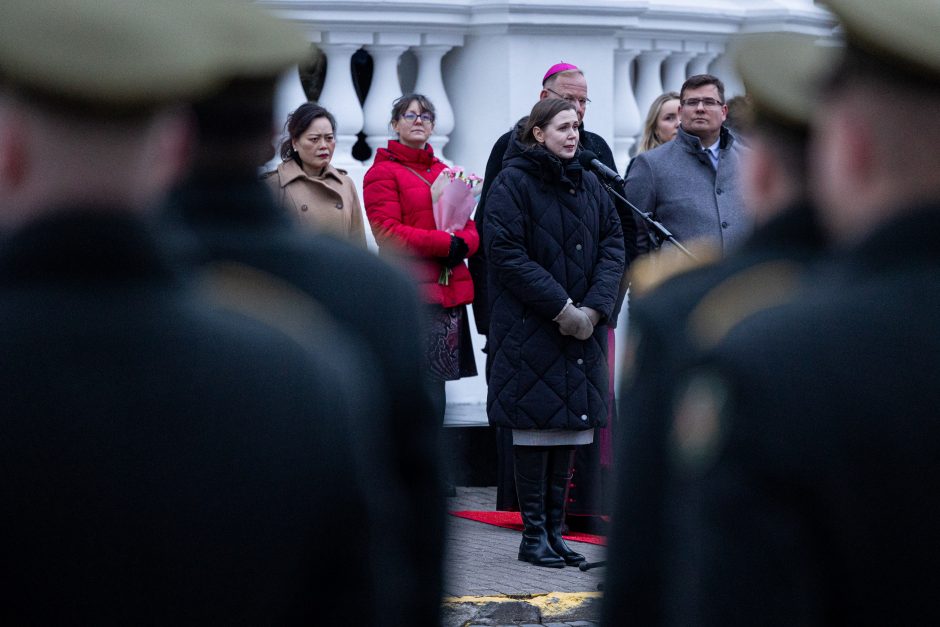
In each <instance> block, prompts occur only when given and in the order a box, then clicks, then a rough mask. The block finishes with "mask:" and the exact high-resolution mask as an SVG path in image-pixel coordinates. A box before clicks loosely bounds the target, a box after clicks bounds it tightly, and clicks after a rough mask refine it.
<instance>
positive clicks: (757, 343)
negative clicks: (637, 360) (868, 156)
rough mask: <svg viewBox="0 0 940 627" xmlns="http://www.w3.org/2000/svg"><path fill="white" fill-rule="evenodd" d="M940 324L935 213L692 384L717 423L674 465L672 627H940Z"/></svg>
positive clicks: (907, 225)
mask: <svg viewBox="0 0 940 627" xmlns="http://www.w3.org/2000/svg"><path fill="white" fill-rule="evenodd" d="M938 319H940V208H938V207H937V206H932V207H926V208H920V209H914V210H912V211H910V212H908V213H906V214H904V215H902V216H900V217H896V218H894V219H892V220H891V221H889V222H887V223H885V224H884V225H882V226H881V227H880V228H878V229H877V230H876V231H875V232H874V233H872V234H871V235H870V236H869V237H868V238H867V239H866V240H865V241H863V242H862V243H860V244H858V245H857V246H855V247H854V248H852V249H851V250H849V251H847V252H845V253H843V254H842V255H840V256H839V257H837V258H835V259H833V260H832V262H831V263H830V264H828V265H827V266H825V267H821V268H820V269H819V271H817V272H814V273H813V275H812V282H811V284H810V286H809V287H808V288H807V289H806V290H805V291H803V292H798V293H797V294H795V295H794V298H793V299H792V302H791V303H790V304H786V305H782V306H779V307H777V308H772V309H770V310H768V311H766V312H762V313H761V314H758V315H755V316H753V317H751V318H749V319H747V320H745V321H744V322H743V323H741V324H740V325H739V326H737V327H736V328H734V329H733V330H732V331H731V332H730V333H729V335H728V336H727V338H726V339H725V340H724V341H723V342H721V343H720V344H719V345H718V347H717V348H716V349H715V350H714V351H713V352H712V353H711V354H710V355H709V356H708V359H707V360H706V362H705V363H704V364H703V366H702V368H701V369H700V370H698V371H697V374H696V376H695V378H693V379H692V381H691V383H690V389H691V387H696V388H697V389H698V392H697V393H698V394H699V400H700V401H701V402H702V403H703V405H699V406H700V407H703V406H705V407H708V406H710V407H713V408H714V410H713V411H709V412H705V414H710V415H701V416H700V418H706V419H707V420H706V421H707V422H710V423H711V424H714V425H715V428H714V429H706V430H704V431H700V433H708V434H711V437H707V438H701V437H700V438H698V439H699V442H698V443H697V444H695V445H693V446H689V444H691V443H690V442H688V441H686V440H683V439H682V438H680V439H678V440H677V442H676V444H677V446H676V449H675V450H676V455H675V456H674V460H675V463H674V465H673V468H674V472H675V475H676V483H677V485H676V491H675V494H674V496H675V499H674V500H673V501H672V503H673V504H675V505H676V508H675V509H673V510H672V511H673V512H674V516H673V518H672V520H673V521H674V522H675V524H676V527H675V528H676V537H675V543H674V546H677V547H681V546H685V547H686V550H685V551H684V553H685V559H684V560H683V561H682V565H683V566H682V568H680V569H676V570H675V571H674V572H675V582H674V583H675V586H674V590H675V591H676V594H675V595H674V598H682V599H685V602H683V603H681V604H677V605H675V606H674V607H676V610H677V615H676V616H674V617H672V618H673V621H672V622H673V623H674V624H692V625H694V624H703V625H744V624H762V625H887V624H897V625H934V624H937V623H940V606H938V605H937V603H936V602H935V601H936V590H937V589H938V588H940V571H938V569H937V564H938V563H940V534H938V532H937V524H936V520H937V519H938V516H940V421H938V411H940V410H938V408H940V385H938V384H937V383H938V381H940V324H938ZM703 382H704V385H703V384H702V383H703ZM687 394H688V393H687ZM686 398H687V396H686ZM684 400H685V399H684V398H683V397H681V396H680V399H679V405H678V406H679V408H680V409H679V410H678V411H677V416H676V418H675V421H676V424H677V425H681V424H683V423H684V422H685V421H686V420H687V419H688V418H689V417H690V415H687V414H686V413H685V412H684V411H683V409H682V408H683V407H685V405H684V404H683V402H684ZM712 417H714V418H717V420H710V418H712ZM700 424H701V423H700ZM696 448H697V449H698V451H699V453H700V454H698V455H695V454H693V455H689V453H690V452H691V451H692V449H696ZM701 453H705V454H704V455H703V454H701ZM693 616H694V617H695V618H694V620H693V619H692V618H691V617H693Z"/></svg>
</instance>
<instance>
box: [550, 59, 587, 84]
mask: <svg viewBox="0 0 940 627" xmlns="http://www.w3.org/2000/svg"><path fill="white" fill-rule="evenodd" d="M577 69H578V66H577V65H572V64H570V63H565V62H564V61H562V62H561V63H556V64H555V65H553V66H552V67H550V68H548V71H547V72H545V76H543V77H542V85H544V84H545V81H547V80H548V79H549V78H551V77H552V76H554V75H555V74H558V73H559V72H567V71H568V70H577Z"/></svg>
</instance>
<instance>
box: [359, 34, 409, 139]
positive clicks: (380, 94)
mask: <svg viewBox="0 0 940 627" xmlns="http://www.w3.org/2000/svg"><path fill="white" fill-rule="evenodd" d="M407 49H408V46H406V45H371V46H366V52H368V53H369V54H370V55H372V84H371V85H370V86H369V95H368V96H366V101H365V103H364V104H363V105H362V115H363V118H364V119H365V124H364V125H363V127H362V130H363V132H364V133H365V134H366V142H367V143H368V144H369V147H370V148H372V150H373V151H375V150H376V149H377V148H381V147H383V146H385V144H386V143H387V142H388V139H389V138H390V137H394V134H393V133H392V132H391V129H390V128H389V121H390V119H391V112H392V103H393V102H394V101H395V100H396V99H397V98H399V97H400V96H401V95H402V94H401V85H400V84H399V82H398V59H399V58H400V57H401V55H402V53H403V52H404V51H405V50H407Z"/></svg>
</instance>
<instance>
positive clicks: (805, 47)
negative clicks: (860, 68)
mask: <svg viewBox="0 0 940 627" xmlns="http://www.w3.org/2000/svg"><path fill="white" fill-rule="evenodd" d="M732 54H733V56H734V60H735V64H736V66H737V69H738V73H739V74H740V76H741V79H742V80H743V82H744V85H745V87H746V89H747V93H748V95H749V96H750V97H751V100H752V102H753V104H754V107H755V109H756V110H757V112H758V113H759V114H760V115H765V116H767V117H769V118H771V119H772V120H774V121H776V122H780V123H783V124H785V125H787V126H791V127H806V126H808V125H809V121H810V118H811V116H812V115H813V111H814V110H815V109H816V105H817V103H818V101H819V93H820V86H821V83H822V81H823V80H825V79H826V78H827V77H828V76H829V74H830V72H831V71H832V70H833V69H834V67H835V65H836V63H837V61H838V59H839V58H840V56H841V49H840V48H837V47H834V46H830V45H820V44H819V43H818V38H817V37H815V36H812V35H805V34H799V33H761V34H754V35H748V36H747V37H744V38H742V39H741V40H739V41H738V42H737V43H736V44H735V46H734V49H733V52H732Z"/></svg>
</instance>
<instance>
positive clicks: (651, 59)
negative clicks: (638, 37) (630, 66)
mask: <svg viewBox="0 0 940 627" xmlns="http://www.w3.org/2000/svg"><path fill="white" fill-rule="evenodd" d="M667 56H669V51H668V50H644V51H643V52H641V53H640V56H639V58H638V59H637V72H636V105H637V107H639V110H640V116H641V117H643V118H645V117H646V114H647V112H649V109H650V105H651V104H653V101H654V100H656V97H657V96H659V95H660V94H661V93H663V83H662V79H661V78H660V68H661V66H662V62H663V59H665V58H666V57H667Z"/></svg>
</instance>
